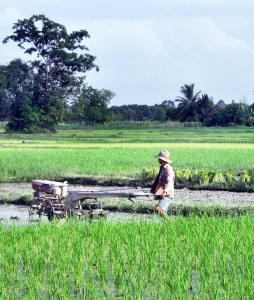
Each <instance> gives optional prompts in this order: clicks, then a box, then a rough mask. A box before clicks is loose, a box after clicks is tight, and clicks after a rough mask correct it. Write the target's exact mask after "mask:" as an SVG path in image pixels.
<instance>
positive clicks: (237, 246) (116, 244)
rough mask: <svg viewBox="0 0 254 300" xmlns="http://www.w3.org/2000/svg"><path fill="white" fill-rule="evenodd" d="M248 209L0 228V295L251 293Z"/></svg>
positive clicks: (253, 260)
mask: <svg viewBox="0 0 254 300" xmlns="http://www.w3.org/2000/svg"><path fill="white" fill-rule="evenodd" d="M253 224H254V222H253V217H252V216H248V215H247V216H243V217H238V218H236V217H229V218H218V217H203V218H198V217H195V216H194V215H193V216H190V217H188V218H182V217H180V216H179V217H178V216H177V217H175V218H174V219H172V220H171V221H167V222H149V223H147V222H142V221H141V222H134V221H129V222H122V223H119V222H115V223H107V222H106V221H99V222H97V223H88V222H84V223H80V222H77V221H74V220H73V221H71V220H69V222H66V223H64V224H60V223H57V222H55V223H52V224H51V225H47V224H37V225H31V226H26V227H16V226H11V227H8V228H4V227H0V247H1V252H0V264H1V268H0V298H1V299H15V300H18V299H27V300H28V299H253V297H254V293H253V284H254V267H253V266H254V254H253V246H254V239H253V230H254V225H253Z"/></svg>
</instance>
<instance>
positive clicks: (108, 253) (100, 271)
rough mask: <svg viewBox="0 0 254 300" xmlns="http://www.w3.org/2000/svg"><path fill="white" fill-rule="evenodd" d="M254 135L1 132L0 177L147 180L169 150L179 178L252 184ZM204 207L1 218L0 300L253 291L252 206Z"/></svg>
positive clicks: (241, 295)
mask: <svg viewBox="0 0 254 300" xmlns="http://www.w3.org/2000/svg"><path fill="white" fill-rule="evenodd" d="M253 137H254V130H253V128H245V127H239V128H165V127H163V128H149V129H144V128H140V129H138V128H135V129H121V130H118V129H114V130H113V129H112V130H108V129H94V130H92V129H91V128H83V129H80V128H78V129H76V130H74V129H71V128H67V129H66V127H61V128H60V129H59V131H58V132H57V133H56V134H47V135H18V134H12V135H6V134H4V133H3V132H2V133H0V170H1V174H0V182H28V181H30V180H32V179H54V180H62V179H64V178H65V179H68V180H73V182H79V180H80V179H82V178H83V179H85V178H86V179H94V183H105V182H107V180H111V181H112V183H113V184H115V183H120V182H121V183H122V184H123V183H124V184H128V183H130V182H132V181H133V180H134V181H135V180H138V179H139V180H140V178H141V179H142V178H143V179H142V180H143V181H142V180H141V181H137V183H138V184H145V183H146V184H148V185H149V182H150V181H151V180H152V178H153V176H154V175H155V173H156V172H157V170H158V162H157V160H156V159H155V158H154V155H155V154H157V153H158V152H159V150H160V149H162V148H166V149H168V150H169V151H170V153H171V157H172V161H173V163H172V165H173V167H174V169H175V170H176V174H177V182H178V184H179V182H180V183H181V184H183V185H185V186H188V184H191V183H193V182H195V180H196V184H197V185H198V186H197V188H200V187H203V188H204V187H207V186H209V187H210V188H221V187H223V188H225V187H228V188H229V187H231V188H232V187H236V186H237V187H238V188H244V187H245V188H249V189H252V192H253V189H254V187H253V182H254V181H253V180H254V176H253V169H254V140H253ZM150 175H152V176H150ZM211 178H213V180H214V181H212V182H210V179H211ZM225 178H229V179H230V180H231V182H230V180H229V181H227V182H225V181H222V179H223V180H225ZM207 180H208V181H207ZM205 181H206V183H204V182H205ZM84 182H85V181H84ZM230 183H231V185H230V186H229V184H230ZM202 184H203V186H202ZM172 209H173V207H172ZM200 209H201V210H202V208H200ZM201 210H200V211H199V212H198V211H196V212H195V208H194V210H193V211H189V213H188V217H182V216H181V215H180V214H176V215H175V216H173V215H171V216H169V219H168V220H167V221H165V220H162V219H161V218H160V217H159V216H157V215H153V214H151V215H149V218H148V219H147V220H148V221H144V220H143V221H138V219H137V218H136V219H134V220H131V221H123V220H121V221H114V222H112V221H111V222H109V221H107V220H100V221H98V222H88V221H80V220H79V221H77V220H72V219H68V220H63V219H61V220H54V221H52V222H51V223H43V222H39V223H30V224H29V225H27V226H17V225H16V224H17V223H14V224H13V225H11V226H5V225H4V223H3V224H1V222H0V249H1V251H0V266H1V268H0V299H15V300H19V299H20V300H21V299H26V300H30V299H31V300H34V299H43V300H44V299H59V300H60V299H64V300H65V299H80V300H83V299H99V300H104V299H109V300H111V299H118V300H120V299H127V300H129V299H130V300H133V299H134V300H143V299H144V300H148V299H149V300H150V299H151V300H154V299H172V300H185V299H186V300H187V299H193V300H194V299H202V300H203V299H204V300H205V299H218V300H220V299H237V300H238V299H253V298H254V268H253V265H254V252H253V248H254V239H253V230H254V222H253V214H251V212H249V213H247V211H245V213H244V214H243V215H241V216H237V212H236V214H234V215H233V214H230V213H225V214H221V215H223V217H218V216H216V209H214V214H212V212H213V209H210V210H209V211H208V210H207V212H206V211H205V210H202V212H201ZM139 220H142V217H140V218H139Z"/></svg>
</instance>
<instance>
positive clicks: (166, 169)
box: [151, 164, 175, 198]
mask: <svg viewBox="0 0 254 300" xmlns="http://www.w3.org/2000/svg"><path fill="white" fill-rule="evenodd" d="M174 181H175V172H174V170H173V168H172V167H171V166H170V165H169V164H166V165H165V166H161V167H160V171H159V174H158V175H157V177H156V179H155V182H154V184H153V186H152V188H151V193H153V194H155V195H161V194H162V192H163V191H165V192H167V195H169V196H170V197H171V198H174V196H175V193H174Z"/></svg>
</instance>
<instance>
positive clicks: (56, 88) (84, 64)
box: [3, 15, 99, 130]
mask: <svg viewBox="0 0 254 300" xmlns="http://www.w3.org/2000/svg"><path fill="white" fill-rule="evenodd" d="M13 30H14V32H13V34H12V35H10V36H7V37H6V38H5V39H4V40H3V43H7V42H9V41H10V40H12V41H14V42H16V43H18V46H19V47H20V48H21V49H23V50H24V52H25V53H27V54H30V55H32V54H35V55H36V59H35V60H33V61H30V63H31V66H32V68H33V69H34V72H35V74H36V75H37V79H36V85H37V94H36V93H35V95H36V97H37V98H36V97H34V104H35V103H36V105H37V106H38V108H39V111H40V113H41V114H42V117H41V118H40V119H41V121H42V123H41V127H43V128H48V129H50V130H54V127H55V125H56V124H57V122H58V121H61V118H62V115H63V109H62V108H63V107H64V105H65V103H66V102H67V101H68V100H69V99H70V97H72V95H73V94H74V93H76V92H77V90H78V89H79V88H80V87H81V86H82V85H83V84H84V80H85V76H84V74H85V73H86V72H87V71H89V70H91V69H93V68H95V69H96V70H97V71H98V70H99V68H98V66H97V65H95V64H94V60H95V57H94V56H92V55H90V54H87V53H84V52H85V51H87V50H88V48H87V47H86V46H85V45H83V44H82V41H83V39H84V38H89V34H88V32H87V31H86V30H80V31H73V32H72V33H70V34H68V33H67V30H66V28H65V27H64V26H63V25H61V24H58V23H55V22H53V21H52V20H50V19H48V18H46V17H45V15H33V16H32V17H31V18H30V19H24V20H18V22H17V23H14V26H13Z"/></svg>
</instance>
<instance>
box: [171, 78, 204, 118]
mask: <svg viewBox="0 0 254 300" xmlns="http://www.w3.org/2000/svg"><path fill="white" fill-rule="evenodd" d="M194 86H195V84H194V83H192V84H190V85H188V84H185V85H183V86H181V88H180V92H181V93H182V94H183V97H181V96H178V97H177V98H176V99H175V101H176V102H179V104H178V106H177V108H178V109H179V113H178V119H179V121H180V122H184V121H187V122H190V121H199V118H198V103H197V102H198V99H199V94H200V93H201V91H199V92H198V93H196V94H195V93H194Z"/></svg>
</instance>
